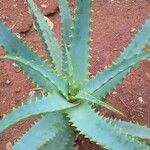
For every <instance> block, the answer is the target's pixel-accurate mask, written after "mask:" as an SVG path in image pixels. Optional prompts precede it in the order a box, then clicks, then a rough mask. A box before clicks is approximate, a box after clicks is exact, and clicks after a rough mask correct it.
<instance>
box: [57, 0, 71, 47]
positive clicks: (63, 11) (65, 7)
mask: <svg viewBox="0 0 150 150" xmlns="http://www.w3.org/2000/svg"><path fill="white" fill-rule="evenodd" d="M58 2H59V9H60V16H61V25H62V27H61V28H62V36H63V41H64V43H65V44H66V45H69V44H70V43H71V39H70V37H69V36H70V35H71V26H72V16H71V12H70V8H69V4H68V0H58Z"/></svg>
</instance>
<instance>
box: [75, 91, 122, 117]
mask: <svg viewBox="0 0 150 150" xmlns="http://www.w3.org/2000/svg"><path fill="white" fill-rule="evenodd" d="M75 98H76V99H83V100H86V101H89V102H92V103H95V104H97V105H100V106H102V107H105V108H107V109H108V110H110V111H112V112H115V113H118V114H120V115H123V113H122V112H121V111H119V110H117V109H116V108H114V107H112V106H110V105H109V104H107V103H105V102H103V101H101V100H99V99H97V98H96V97H94V96H92V95H90V94H88V93H82V92H81V93H79V94H77V96H75Z"/></svg>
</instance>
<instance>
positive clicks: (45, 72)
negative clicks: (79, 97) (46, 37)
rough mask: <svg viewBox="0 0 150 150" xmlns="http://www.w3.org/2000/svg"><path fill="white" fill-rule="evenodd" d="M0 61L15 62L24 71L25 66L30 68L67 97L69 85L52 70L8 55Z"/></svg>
mask: <svg viewBox="0 0 150 150" xmlns="http://www.w3.org/2000/svg"><path fill="white" fill-rule="evenodd" d="M0 59H8V60H13V61H15V62H16V63H17V64H19V65H20V66H21V67H22V68H23V69H24V66H26V68H25V69H26V70H27V67H28V68H30V70H33V71H34V72H36V73H37V74H40V76H43V78H45V79H47V80H48V81H49V83H52V84H53V85H54V86H55V87H56V88H57V89H58V90H59V91H61V92H62V93H63V94H64V95H67V91H68V87H67V83H66V82H65V81H64V80H63V79H61V78H60V77H58V76H57V75H56V74H55V73H54V72H53V71H52V70H50V69H48V68H46V67H44V66H40V65H38V64H36V63H35V62H34V61H32V60H31V61H30V60H27V59H24V58H23V57H14V56H9V55H6V56H1V57H0ZM26 70H25V71H26ZM27 73H28V72H27Z"/></svg>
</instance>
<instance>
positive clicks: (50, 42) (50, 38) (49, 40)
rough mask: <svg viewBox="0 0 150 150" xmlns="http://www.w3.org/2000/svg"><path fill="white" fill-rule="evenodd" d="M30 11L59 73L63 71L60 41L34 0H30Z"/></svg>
mask: <svg viewBox="0 0 150 150" xmlns="http://www.w3.org/2000/svg"><path fill="white" fill-rule="evenodd" d="M28 5H29V9H30V12H31V14H32V17H33V20H34V23H35V25H36V27H37V30H38V33H39V35H40V37H41V39H42V41H43V43H44V46H45V49H46V51H47V53H48V55H49V58H50V59H52V63H53V64H54V66H55V69H56V71H57V73H58V74H61V73H62V51H61V49H60V46H59V43H58V41H57V39H56V38H55V36H54V33H53V32H52V31H51V30H50V28H49V26H48V24H47V22H46V20H45V19H44V16H43V15H42V14H41V12H40V10H39V9H38V7H37V6H36V5H35V3H34V1H33V0H28Z"/></svg>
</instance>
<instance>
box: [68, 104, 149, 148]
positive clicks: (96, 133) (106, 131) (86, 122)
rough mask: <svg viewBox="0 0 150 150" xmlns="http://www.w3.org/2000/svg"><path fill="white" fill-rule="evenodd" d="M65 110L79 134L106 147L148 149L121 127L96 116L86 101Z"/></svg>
mask: <svg viewBox="0 0 150 150" xmlns="http://www.w3.org/2000/svg"><path fill="white" fill-rule="evenodd" d="M66 112H67V114H68V117H69V118H70V121H71V122H72V123H73V126H76V127H77V130H79V131H80V133H81V134H83V135H85V136H86V137H88V138H89V139H91V140H93V141H95V142H96V143H97V144H100V145H102V146H103V147H105V148H107V149H112V150H127V149H130V150H135V149H136V150H141V149H143V150H146V149H148V147H147V146H146V145H145V144H144V143H139V141H137V140H135V139H134V138H131V137H129V136H126V135H125V134H124V133H123V132H122V131H121V129H119V128H115V127H114V126H113V125H112V124H111V122H109V121H107V120H105V119H104V118H102V117H101V116H98V115H97V114H96V113H95V112H94V111H93V110H92V109H91V108H90V107H89V105H88V104H86V103H84V104H82V105H79V106H77V107H76V108H75V109H74V108H72V109H70V110H67V111H66Z"/></svg>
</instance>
